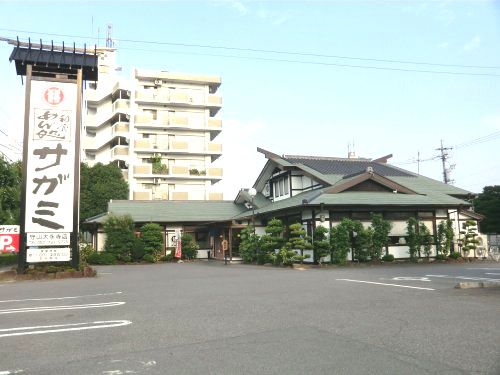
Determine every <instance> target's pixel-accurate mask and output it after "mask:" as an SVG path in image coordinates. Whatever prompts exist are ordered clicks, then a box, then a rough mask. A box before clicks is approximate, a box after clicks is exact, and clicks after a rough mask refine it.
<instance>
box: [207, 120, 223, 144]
mask: <svg viewBox="0 0 500 375" xmlns="http://www.w3.org/2000/svg"><path fill="white" fill-rule="evenodd" d="M207 125H208V130H209V131H210V140H211V141H212V140H214V138H215V137H217V136H218V135H219V134H220V132H221V131H222V120H220V119H218V118H213V117H210V118H209V119H208V124H207Z"/></svg>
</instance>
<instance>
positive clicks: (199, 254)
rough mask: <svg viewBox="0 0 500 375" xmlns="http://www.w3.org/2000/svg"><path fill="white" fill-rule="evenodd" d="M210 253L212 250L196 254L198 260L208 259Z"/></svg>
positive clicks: (201, 250) (204, 250) (200, 251)
mask: <svg viewBox="0 0 500 375" xmlns="http://www.w3.org/2000/svg"><path fill="white" fill-rule="evenodd" d="M209 253H210V249H200V250H198V253H197V254H196V258H197V259H208V254H209Z"/></svg>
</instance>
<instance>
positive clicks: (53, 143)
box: [9, 40, 98, 273]
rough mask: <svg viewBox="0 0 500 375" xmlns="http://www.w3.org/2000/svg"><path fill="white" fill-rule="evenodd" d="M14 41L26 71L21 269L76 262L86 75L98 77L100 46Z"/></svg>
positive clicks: (17, 60) (19, 71)
mask: <svg viewBox="0 0 500 375" xmlns="http://www.w3.org/2000/svg"><path fill="white" fill-rule="evenodd" d="M9 43H11V44H13V45H14V50H13V51H12V54H11V56H10V61H15V65H16V71H17V74H18V75H21V76H25V77H26V94H25V112H24V141H23V183H22V188H21V223H20V224H21V225H20V227H21V228H20V229H21V230H20V232H21V233H20V235H21V238H20V239H21V241H20V248H19V263H18V272H19V273H23V272H24V271H25V270H26V267H27V265H28V264H30V263H40V262H67V261H71V263H72V265H73V267H75V268H76V267H78V265H79V249H78V222H79V216H78V211H79V191H80V132H81V118H82V113H81V111H82V91H83V80H92V81H97V73H98V72H97V55H96V49H95V48H94V51H92V52H90V53H89V52H88V51H87V49H86V47H84V48H83V49H80V48H78V49H77V48H76V47H75V45H74V44H73V47H72V48H67V47H65V46H64V43H63V45H62V46H54V44H53V43H51V44H50V45H48V44H43V42H42V41H41V40H40V43H39V44H32V43H31V41H30V42H28V43H20V42H19V40H17V41H13V40H11V41H9Z"/></svg>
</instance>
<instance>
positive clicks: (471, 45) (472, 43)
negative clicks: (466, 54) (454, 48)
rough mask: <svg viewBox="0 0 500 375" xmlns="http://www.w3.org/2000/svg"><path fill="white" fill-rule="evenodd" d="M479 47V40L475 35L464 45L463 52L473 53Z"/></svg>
mask: <svg viewBox="0 0 500 375" xmlns="http://www.w3.org/2000/svg"><path fill="white" fill-rule="evenodd" d="M480 45H481V38H480V37H479V36H478V35H476V36H475V37H474V38H472V39H471V40H469V41H468V42H467V43H465V45H464V51H473V50H475V49H477V48H478V47H479V46H480Z"/></svg>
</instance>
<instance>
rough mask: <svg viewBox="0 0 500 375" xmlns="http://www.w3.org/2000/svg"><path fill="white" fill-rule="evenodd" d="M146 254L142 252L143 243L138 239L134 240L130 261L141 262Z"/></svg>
mask: <svg viewBox="0 0 500 375" xmlns="http://www.w3.org/2000/svg"><path fill="white" fill-rule="evenodd" d="M145 254H146V252H145V251H144V242H143V241H142V240H141V239H140V238H135V240H134V246H133V247H132V251H131V255H132V260H133V261H135V262H138V261H140V260H142V258H143V257H144V255H145Z"/></svg>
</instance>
